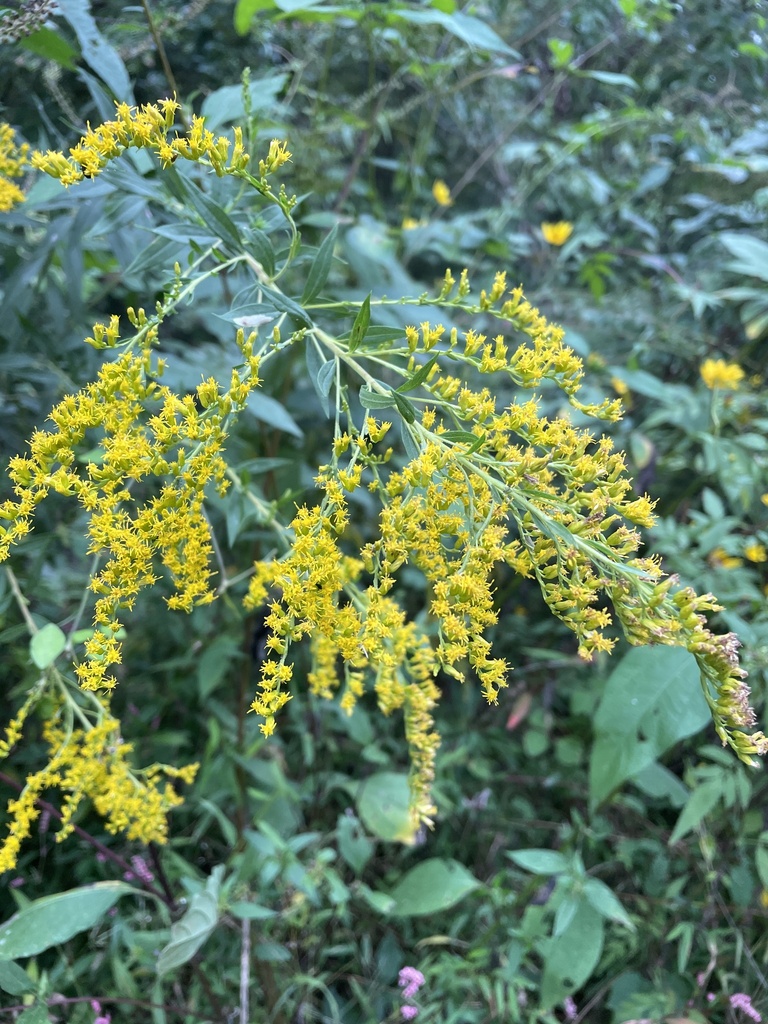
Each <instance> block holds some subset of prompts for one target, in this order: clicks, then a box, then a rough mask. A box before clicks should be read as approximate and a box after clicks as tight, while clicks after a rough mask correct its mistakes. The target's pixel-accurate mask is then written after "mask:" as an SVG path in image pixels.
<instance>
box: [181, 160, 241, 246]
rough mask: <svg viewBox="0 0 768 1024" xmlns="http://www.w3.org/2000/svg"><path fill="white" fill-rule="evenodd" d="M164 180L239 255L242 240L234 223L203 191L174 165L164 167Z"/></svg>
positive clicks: (225, 244) (217, 236)
mask: <svg viewBox="0 0 768 1024" xmlns="http://www.w3.org/2000/svg"><path fill="white" fill-rule="evenodd" d="M165 180H166V181H167V183H168V185H169V186H171V187H172V190H173V191H174V193H175V194H176V195H177V196H178V198H179V199H181V200H182V201H186V202H187V203H188V204H189V205H190V206H191V207H192V209H193V210H194V211H195V213H196V214H197V215H198V217H199V218H200V220H201V221H202V222H203V224H205V226H206V227H207V228H209V229H210V230H211V231H212V232H213V233H214V235H215V236H216V238H219V239H221V241H222V243H223V244H224V246H225V247H226V248H227V249H228V250H229V251H230V252H231V253H232V254H233V255H239V254H240V253H241V252H242V251H243V240H242V239H241V237H240V233H239V232H238V230H237V228H236V227H235V225H234V223H233V222H232V220H231V219H230V218H229V217H228V216H227V214H226V213H225V212H224V210H222V208H221V207H220V206H219V205H218V204H217V203H214V201H213V200H212V199H211V198H210V197H209V196H207V195H206V194H205V192H203V191H202V190H201V189H200V188H198V186H197V185H195V184H194V183H193V182H191V181H189V180H188V179H187V178H186V177H185V176H184V175H182V174H180V173H179V172H178V171H177V170H176V168H175V167H168V168H166V170H165Z"/></svg>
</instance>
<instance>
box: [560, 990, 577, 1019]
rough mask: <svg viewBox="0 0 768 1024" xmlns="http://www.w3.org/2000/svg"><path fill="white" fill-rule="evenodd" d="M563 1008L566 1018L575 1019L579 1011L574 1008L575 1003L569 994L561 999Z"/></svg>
mask: <svg viewBox="0 0 768 1024" xmlns="http://www.w3.org/2000/svg"><path fill="white" fill-rule="evenodd" d="M563 1010H564V1011H565V1019H566V1020H576V1017H577V1016H578V1013H579V1011H578V1009H577V1008H576V1003H575V1002H574V1001H573V999H572V998H571V996H566V997H565V999H564V1000H563Z"/></svg>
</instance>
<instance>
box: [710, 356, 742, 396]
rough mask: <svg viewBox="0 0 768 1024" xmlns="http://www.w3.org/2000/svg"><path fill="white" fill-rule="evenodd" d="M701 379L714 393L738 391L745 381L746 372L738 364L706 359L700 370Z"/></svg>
mask: <svg viewBox="0 0 768 1024" xmlns="http://www.w3.org/2000/svg"><path fill="white" fill-rule="evenodd" d="M699 373H700V374H701V379H702V380H703V381H704V383H705V384H706V386H707V387H708V388H709V389H710V390H712V391H714V390H715V388H720V389H722V390H723V391H736V390H737V389H738V387H739V384H740V383H741V382H742V381H743V380H744V371H743V370H742V368H741V367H740V366H739V364H738V363H726V361H725V360H724V359H705V360H704V362H703V363H702V364H701V367H700V369H699Z"/></svg>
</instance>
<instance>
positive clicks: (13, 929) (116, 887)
mask: <svg viewBox="0 0 768 1024" xmlns="http://www.w3.org/2000/svg"><path fill="white" fill-rule="evenodd" d="M134 891H135V890H134V889H133V888H132V887H131V886H130V885H126V884H125V882H95V883H94V884H93V885H84V886H82V887H81V888H79V889H69V890H67V891H66V892H59V893H55V894H54V895H53V896H44V897H43V898H42V899H39V900H34V901H33V902H32V903H30V904H29V905H28V906H26V907H24V909H23V910H20V911H19V912H18V914H14V915H13V917H12V918H10V920H8V921H6V922H5V924H4V925H0V957H2V958H3V959H4V960H16V959H18V958H19V957H25V956H37V954H38V953H42V952H43V951H44V950H46V949H50V948H51V946H57V945H59V943H62V942H67V941H68V940H69V939H71V938H72V936H73V935H77V934H78V933H79V932H83V931H86V930H87V929H88V928H92V927H93V926H94V925H95V924H97V923H98V922H99V920H101V918H102V917H103V916H104V915H105V914H106V912H107V911H108V910H109V909H110V908H111V907H113V906H114V905H115V903H116V902H117V901H118V899H119V898H120V897H121V896H123V895H125V894H126V893H132V892H134Z"/></svg>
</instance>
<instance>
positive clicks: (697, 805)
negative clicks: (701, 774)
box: [669, 779, 723, 846]
mask: <svg viewBox="0 0 768 1024" xmlns="http://www.w3.org/2000/svg"><path fill="white" fill-rule="evenodd" d="M722 794H723V787H722V782H721V780H720V779H712V780H711V781H709V782H703V783H702V784H701V785H700V786H697V787H696V789H694V791H693V792H692V793H691V796H690V798H689V800H688V803H687V804H686V805H685V807H684V808H683V810H682V813H681V814H680V817H679V818H678V819H677V821H676V822H675V827H674V828H673V829H672V835H671V836H670V837H669V845H670V846H674V844H675V843H677V842H679V841H680V840H681V839H682V838H683V836H685V835H687V834H688V833H689V832H691V831H692V830H693V829H695V828H696V827H697V825H700V824H701V822H702V821H703V820H704V818H705V817H706V816H707V815H708V814H709V812H710V811H711V810H712V808H713V807H714V806H715V804H716V803H717V801H718V800H719V799H720V797H721V796H722Z"/></svg>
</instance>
